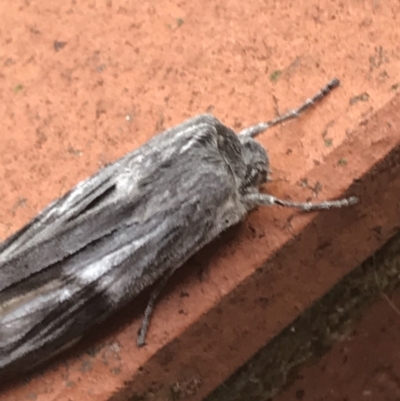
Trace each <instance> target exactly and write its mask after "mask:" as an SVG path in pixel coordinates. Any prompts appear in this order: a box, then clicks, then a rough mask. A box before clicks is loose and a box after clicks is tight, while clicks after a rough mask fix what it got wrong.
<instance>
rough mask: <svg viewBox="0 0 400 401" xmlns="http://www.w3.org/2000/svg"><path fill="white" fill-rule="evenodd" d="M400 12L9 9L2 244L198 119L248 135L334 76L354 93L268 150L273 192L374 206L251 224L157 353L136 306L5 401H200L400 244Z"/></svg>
mask: <svg viewBox="0 0 400 401" xmlns="http://www.w3.org/2000/svg"><path fill="white" fill-rule="evenodd" d="M6 6H7V7H6ZM399 11H400V6H399V4H398V2H397V1H393V0H392V1H388V2H385V3H384V4H383V3H371V4H370V3H365V2H364V3H361V2H359V3H354V4H343V3H341V2H339V1H332V2H331V3H329V4H326V3H325V2H319V1H311V2H303V3H300V4H298V3H296V4H295V5H294V4H289V3H287V4H286V5H282V4H280V3H276V2H268V3H265V2H262V1H255V2H251V4H247V3H245V2H238V1H229V2H228V1H226V2H222V3H221V2H214V1H210V2H206V3H200V2H198V3H193V2H181V3H179V4H175V3H173V2H168V1H166V2H163V4H162V6H161V5H158V6H157V7H156V6H155V5H154V4H152V3H150V2H134V1H131V2H111V1H109V2H86V3H84V4H82V5H81V4H75V3H74V2H71V3H68V2H67V3H62V2H59V1H52V2H50V1H48V0H44V1H41V2H33V1H20V0H18V1H15V2H12V3H7V4H6V3H4V4H0V16H1V17H0V19H1V23H0V27H1V28H0V38H1V41H2V43H4V45H3V46H2V47H1V48H0V60H1V63H2V65H3V67H2V71H1V73H0V88H1V92H0V96H1V102H0V116H1V120H2V128H3V130H2V135H1V137H0V149H1V154H0V177H1V178H0V179H1V182H2V187H1V188H0V200H1V203H2V208H1V210H0V237H1V238H5V237H6V236H7V235H10V234H11V233H12V232H14V231H15V230H16V229H17V228H19V227H20V226H21V225H22V224H23V223H25V222H27V220H28V219H29V218H30V217H32V216H34V214H35V213H36V212H38V211H39V210H40V209H41V208H42V207H44V206H45V205H46V204H47V203H48V202H49V201H50V200H52V199H54V198H55V197H57V196H60V195H61V194H62V193H63V192H65V191H66V190H67V189H69V188H70V187H71V186H72V185H73V184H75V183H76V182H77V181H78V180H79V179H82V178H84V177H86V176H88V175H89V174H90V173H93V172H94V171H95V170H96V169H97V168H98V167H99V166H101V165H102V164H104V163H106V162H109V161H112V160H114V159H115V158H116V157H118V156H120V155H122V154H124V153H126V152H128V151H130V150H131V149H133V148H135V147H136V146H138V145H140V144H141V143H143V142H144V141H145V140H146V139H148V138H149V137H151V136H152V135H154V134H155V133H156V132H158V131H160V130H162V129H164V128H166V127H168V126H171V125H174V124H176V123H178V122H180V121H181V120H182V119H184V118H186V117H189V116H192V115H195V114H197V113H199V112H203V111H205V110H212V112H213V113H214V114H215V115H216V116H217V117H219V118H221V120H222V121H224V122H225V123H226V124H227V125H230V126H232V127H234V128H236V129H239V128H240V127H242V126H245V125H249V124H251V123H254V122H258V121H259V120H262V119H267V118H269V117H272V116H274V115H275V114H276V113H277V112H283V111H285V110H286V109H288V108H290V107H294V106H296V105H297V104H299V103H300V102H301V101H302V100H304V98H305V97H307V96H309V95H311V94H313V93H314V92H315V90H316V89H317V88H318V87H320V86H322V85H323V84H324V83H325V82H327V81H328V80H329V79H330V78H331V77H333V76H337V77H338V78H340V79H341V81H342V87H341V88H340V89H338V90H336V91H335V92H334V93H333V94H332V95H331V96H330V97H329V98H328V99H326V101H324V102H323V103H322V104H321V105H320V106H319V107H318V108H317V109H316V110H313V111H311V112H309V113H308V114H307V115H305V116H303V117H302V118H300V119H299V120H297V121H292V122H290V123H287V124H285V125H284V126H282V127H280V128H276V129H274V130H271V131H270V132H268V133H267V134H265V135H264V136H263V137H262V138H260V141H261V142H262V143H263V144H264V145H265V146H267V147H268V149H269V152H270V155H271V162H272V168H273V170H274V181H273V182H272V183H271V184H269V185H268V186H267V187H266V190H268V191H269V192H271V193H273V194H274V195H277V196H280V197H290V198H292V199H295V198H296V199H307V198H313V197H315V198H317V199H325V198H330V197H338V196H340V195H342V194H343V193H344V192H345V191H346V192H347V193H348V194H352V195H353V194H356V195H358V196H359V197H360V198H361V200H362V202H361V204H360V205H358V206H357V207H356V208H354V209H351V210H350V209H348V210H342V211H334V212H327V213H319V214H312V215H301V216H300V215H298V214H296V213H294V212H292V211H288V210H282V209H278V208H275V209H260V210H258V211H257V212H254V213H252V214H251V216H249V218H248V219H247V220H246V222H244V223H243V224H241V225H240V226H239V227H237V228H235V229H233V230H231V231H230V232H229V233H227V234H226V235H224V236H223V237H222V238H221V239H220V240H219V241H217V243H215V244H212V245H211V246H209V247H207V249H205V250H204V251H203V252H201V254H200V255H198V256H197V257H196V258H195V259H194V260H192V261H191V262H190V263H189V264H188V265H187V266H186V267H185V268H183V270H182V272H180V273H179V274H178V275H177V277H175V278H174V280H173V281H172V283H171V285H170V286H169V290H168V291H167V294H166V295H165V296H164V297H163V299H162V300H161V301H160V302H159V304H158V307H157V309H156V311H155V314H154V318H153V321H152V325H151V327H150V332H149V337H148V343H149V345H148V346H146V347H145V348H143V349H141V350H138V349H137V348H136V346H135V338H136V332H137V330H138V327H139V324H140V319H141V310H142V308H140V306H143V305H144V301H145V300H144V299H141V300H139V301H138V302H137V303H135V304H134V305H133V306H132V307H131V308H127V309H126V310H124V311H123V312H122V313H121V314H120V316H118V317H117V318H116V319H115V320H113V321H112V322H111V323H110V324H109V325H107V324H106V325H105V326H104V327H101V328H99V329H98V330H96V332H93V333H91V334H90V335H89V336H88V338H87V339H86V340H85V342H84V343H83V344H81V345H80V346H78V347H76V348H74V349H73V350H71V351H70V352H68V353H66V354H63V355H62V356H60V357H59V358H58V359H57V361H56V362H54V363H53V364H51V365H49V366H48V367H47V368H45V369H42V370H40V372H37V375H35V376H34V377H32V378H30V380H24V381H22V382H18V383H13V384H11V385H9V386H4V385H5V384H4V383H3V389H2V390H0V391H1V393H0V399H1V400H5V401H17V400H18V401H19V400H23V399H34V400H40V401H48V400H57V401H64V400H85V399H87V400H95V401H97V400H98V401H102V400H108V399H113V400H123V399H126V397H127V396H128V395H129V396H132V395H134V396H135V397H136V398H135V397H134V398H133V399H138V400H140V399H144V400H153V399H154V400H175V399H186V400H200V399H201V398H202V397H204V396H205V395H206V394H207V393H209V392H210V391H211V390H212V389H213V388H214V387H216V386H217V385H218V384H220V383H221V382H222V381H223V380H224V379H225V378H227V377H228V376H229V375H230V374H231V373H232V372H234V371H235V370H236V369H237V368H238V367H239V366H240V365H241V364H242V363H244V362H245V361H246V360H247V359H248V358H249V357H250V356H251V355H253V354H254V353H255V352H256V351H257V350H258V349H259V348H260V347H261V346H262V345H264V344H265V343H266V342H268V341H269V340H270V339H271V338H272V337H273V336H274V335H275V334H277V333H278V332H279V331H280V330H281V329H282V328H283V327H285V326H286V325H287V324H288V323H290V322H291V321H292V320H293V319H294V318H295V317H296V316H297V315H298V314H299V313H301V311H302V310H303V309H304V308H306V307H307V306H309V305H310V304H311V303H312V302H313V301H314V300H316V299H318V298H319V297H320V296H321V295H322V294H324V293H325V292H326V291H327V290H328V289H329V288H330V287H331V286H332V285H333V284H334V283H335V282H337V281H338V280H339V279H340V278H341V277H343V275H344V274H346V273H347V272H349V271H350V270H351V269H352V268H354V267H355V266H356V265H358V264H359V263H360V262H361V261H362V260H363V259H365V258H366V257H367V256H368V255H370V254H371V253H372V252H374V251H375V250H376V249H377V248H378V247H379V246H381V245H382V243H383V242H384V241H385V240H387V238H389V236H390V235H392V234H393V232H394V231H395V230H398V228H399V227H400V217H399V216H400V213H399V212H400V210H399V208H400V205H399V201H398V193H400V192H399V191H400V174H399V170H400V167H399V166H400V163H399V152H400V151H399V144H400V134H399V133H400V116H399V115H398V110H399V107H400V98H399V96H398V95H396V94H397V92H398V90H399V88H400V79H399V75H398V71H400V61H399V54H400V53H399V45H398V44H399V43H400V41H399V39H400V32H399V31H398V29H396V27H397V26H398V15H400V14H399ZM200 272H201V273H202V274H201V277H202V279H201V280H199V273H200ZM140 304H142V305H140Z"/></svg>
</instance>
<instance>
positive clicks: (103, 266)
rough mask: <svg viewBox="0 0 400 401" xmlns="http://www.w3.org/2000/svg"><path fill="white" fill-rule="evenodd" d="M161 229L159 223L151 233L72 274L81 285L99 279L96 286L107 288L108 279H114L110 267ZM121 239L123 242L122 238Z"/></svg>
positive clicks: (102, 288) (101, 288) (129, 254)
mask: <svg viewBox="0 0 400 401" xmlns="http://www.w3.org/2000/svg"><path fill="white" fill-rule="evenodd" d="M163 230H165V228H164V224H161V225H160V226H158V228H157V229H156V230H154V231H152V232H151V233H149V234H147V235H145V236H143V237H141V238H140V239H138V240H136V241H133V242H130V243H128V244H127V245H125V246H123V247H120V248H118V249H116V250H115V251H114V252H112V253H110V254H109V255H107V256H105V257H103V258H102V259H100V260H98V261H96V262H94V263H92V264H90V265H88V266H86V267H85V268H84V269H81V270H77V271H75V272H74V276H75V277H76V279H77V280H78V281H79V282H80V283H81V284H82V285H89V284H91V283H93V282H95V281H99V282H98V288H99V289H100V290H104V289H107V287H108V284H109V281H108V280H111V281H112V280H113V279H114V275H113V274H112V271H111V269H112V268H113V267H114V266H117V265H119V264H121V263H122V262H123V261H124V260H125V259H127V258H128V257H131V256H132V255H133V254H134V253H135V252H136V251H137V250H138V249H139V248H141V247H142V246H143V245H145V244H146V243H148V242H150V241H151V239H152V238H153V237H156V236H157V235H159V233H160V232H161V231H163ZM121 240H122V242H124V239H123V238H122V239H121ZM110 273H111V274H110Z"/></svg>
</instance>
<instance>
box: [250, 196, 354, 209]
mask: <svg viewBox="0 0 400 401" xmlns="http://www.w3.org/2000/svg"><path fill="white" fill-rule="evenodd" d="M244 200H245V201H246V202H249V203H250V205H252V206H258V205H262V206H272V205H280V206H285V207H291V208H296V209H301V210H304V211H306V212H310V211H314V210H326V209H333V208H340V207H345V206H350V205H354V204H356V203H358V199H357V198H356V197H355V196H351V197H350V198H344V199H338V200H332V201H323V202H318V203H312V202H292V201H287V200H283V199H279V198H275V196H272V195H268V194H261V193H252V194H248V195H246V196H245V198H244Z"/></svg>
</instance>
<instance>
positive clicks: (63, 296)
mask: <svg viewBox="0 0 400 401" xmlns="http://www.w3.org/2000/svg"><path fill="white" fill-rule="evenodd" d="M78 290H79V288H76V287H75V288H74V290H72V289H71V288H68V287H67V286H65V283H63V282H62V281H60V280H56V281H53V282H51V283H49V284H48V285H47V286H43V287H40V288H39V289H37V290H33V291H31V292H29V293H27V294H25V295H24V296H22V297H15V298H13V299H12V301H11V302H8V303H7V304H5V305H2V308H1V309H0V312H2V313H1V314H0V324H1V325H3V324H4V325H12V324H13V323H14V322H16V324H21V323H20V322H21V321H20V319H22V318H24V317H26V316H29V315H31V314H34V313H35V312H37V311H38V310H40V309H44V308H46V307H48V306H49V305H51V304H53V303H60V302H62V301H65V300H67V299H69V298H71V297H72V296H73V294H74V293H75V292H76V291H78ZM3 313H4V316H3V317H2V315H3ZM27 321H29V320H27Z"/></svg>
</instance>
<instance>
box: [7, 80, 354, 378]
mask: <svg viewBox="0 0 400 401" xmlns="http://www.w3.org/2000/svg"><path fill="white" fill-rule="evenodd" d="M338 85H339V80H337V79H333V80H332V81H331V82H329V83H328V84H327V85H326V86H325V87H324V88H323V89H321V90H320V91H319V92H318V93H317V94H316V95H315V96H313V97H312V98H310V99H308V100H307V101H306V102H305V103H304V104H303V105H302V106H300V107H299V108H297V109H294V110H291V111H289V112H288V113H286V114H284V115H282V116H280V117H278V118H275V119H273V120H271V121H269V122H265V123H260V124H257V125H254V126H251V127H249V128H246V129H244V130H242V131H241V132H239V134H236V133H235V132H234V131H233V130H231V129H230V128H228V127H226V126H225V125H223V124H222V123H221V122H220V121H219V120H218V119H216V118H215V117H213V116H212V115H209V114H203V115H199V116H197V117H194V118H191V119H189V120H187V121H185V122H183V123H182V124H180V125H178V126H176V127H174V128H171V129H167V130H166V131H164V132H162V133H160V134H159V135H157V136H155V137H153V138H152V139H151V140H149V141H148V142H147V143H145V144H144V145H143V146H141V147H139V148H138V149H136V150H134V151H133V152H131V153H129V154H127V155H126V156H124V157H122V158H120V159H119V160H117V161H115V162H114V163H112V164H110V165H108V166H106V167H104V168H103V169H101V170H100V171H99V172H97V173H96V174H94V175H93V176H91V177H90V178H88V179H86V180H84V181H82V182H80V183H79V184H78V185H77V186H76V187H75V188H73V189H72V190H71V191H69V192H68V193H67V194H65V195H64V196H63V197H61V198H59V199H57V200H55V201H54V202H53V203H51V204H50V205H49V206H48V207H47V208H45V209H44V210H43V211H42V212H41V213H40V214H39V215H38V216H37V217H35V218H34V219H33V220H31V221H30V222H29V223H28V224H27V225H26V226H25V227H23V228H22V229H20V230H19V231H18V232H16V233H15V234H14V235H12V236H11V237H10V238H8V239H7V240H5V241H4V242H3V243H2V244H0V376H5V375H18V374H21V372H24V371H25V370H27V369H28V368H32V367H33V366H37V365H38V364H41V363H42V362H44V361H46V360H48V359H50V358H51V357H53V356H54V355H56V354H57V353H58V352H59V351H60V350H62V349H64V348H66V347H67V346H69V345H71V344H73V343H75V342H76V341H78V340H79V339H80V338H81V337H82V335H83V334H84V333H85V332H86V331H87V330H88V329H89V328H90V327H92V326H94V325H97V324H100V323H101V322H103V321H104V320H105V319H107V318H108V317H109V316H110V315H112V314H113V313H114V312H115V311H116V310H118V309H119V308H121V307H122V306H124V305H125V304H127V303H128V302H129V301H131V300H132V299H133V298H135V296H137V295H138V294H139V293H141V292H142V291H143V290H144V289H146V288H147V287H149V286H151V285H153V284H154V289H153V291H152V292H151V295H150V300H149V302H148V305H147V307H146V310H145V313H144V318H143V322H142V327H141V329H140V331H139V334H138V339H137V344H138V346H142V345H144V344H145V338H146V333H147V329H148V325H149V322H150V317H151V314H152V310H153V307H154V304H155V302H156V299H157V297H158V295H159V293H160V291H161V289H162V288H163V286H164V285H165V283H166V282H167V280H168V278H169V277H170V276H171V275H172V274H173V273H174V272H175V271H176V269H178V268H179V267H181V266H182V265H183V264H184V263H185V262H186V261H187V260H188V259H189V258H190V257H191V256H192V255H193V254H194V253H196V252H197V251H198V250H199V249H200V248H202V247H204V246H205V245H206V244H207V243H209V242H210V241H212V240H213V239H215V238H216V237H217V236H218V235H219V234H220V233H222V232H223V231H224V230H226V229H227V228H228V227H231V226H233V225H235V224H237V223H239V222H240V221H241V220H243V219H244V218H245V216H246V215H247V214H248V213H249V212H250V211H251V210H253V209H254V208H255V207H257V206H260V205H264V206H271V205H280V206H285V207H293V208H298V209H301V210H305V211H314V210H322V209H331V208H340V207H343V206H349V205H352V204H355V203H356V202H357V199H356V198H355V197H350V198H347V199H340V200H333V201H324V202H321V203H309V202H304V203H303V202H292V201H288V200H282V199H277V198H275V197H274V196H272V195H269V194H266V193H261V192H259V189H258V188H259V186H260V185H261V184H263V183H265V182H266V181H267V180H268V178H269V173H270V170H269V158H268V155H267V152H266V150H265V149H264V148H263V147H262V146H261V145H260V144H259V143H258V142H256V141H255V139H254V138H255V137H256V136H257V135H259V134H261V133H262V132H264V131H266V130H267V129H268V128H270V127H272V126H274V125H276V124H280V123H282V122H284V121H287V120H289V119H291V118H295V117H297V116H298V115H299V114H300V113H302V112H303V111H305V110H306V109H308V108H310V107H311V106H312V105H313V104H314V103H315V102H317V101H319V100H321V99H322V98H324V97H325V96H326V95H327V94H328V93H329V92H330V91H331V90H332V89H334V88H336V87H337V86H338Z"/></svg>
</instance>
